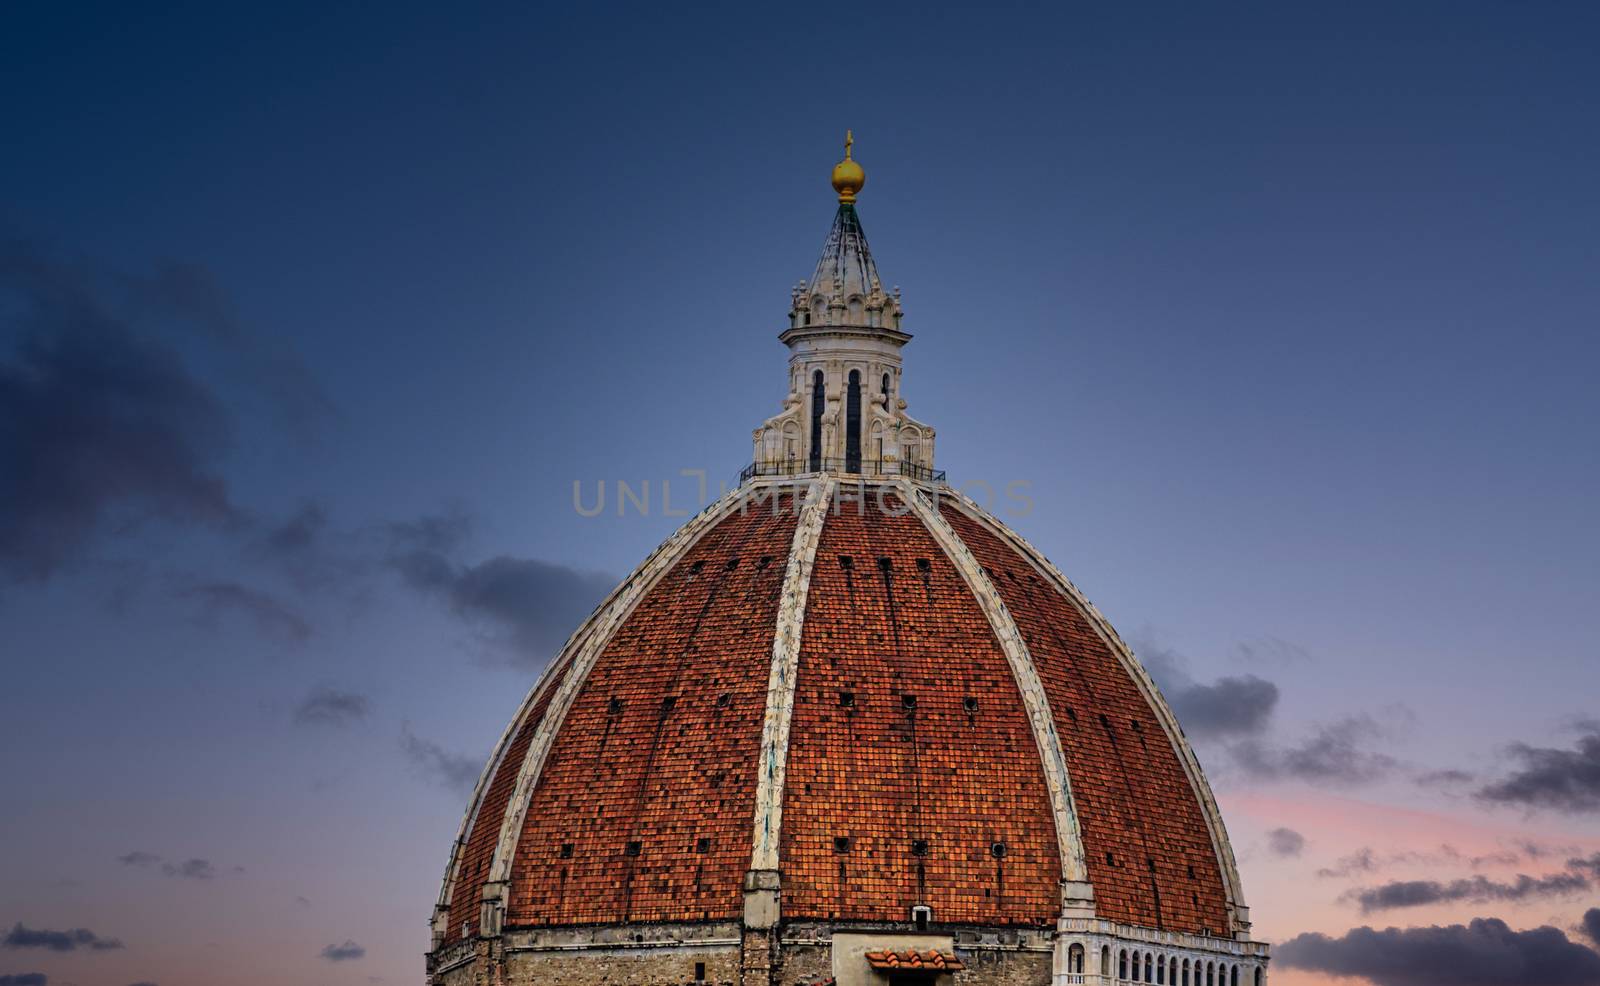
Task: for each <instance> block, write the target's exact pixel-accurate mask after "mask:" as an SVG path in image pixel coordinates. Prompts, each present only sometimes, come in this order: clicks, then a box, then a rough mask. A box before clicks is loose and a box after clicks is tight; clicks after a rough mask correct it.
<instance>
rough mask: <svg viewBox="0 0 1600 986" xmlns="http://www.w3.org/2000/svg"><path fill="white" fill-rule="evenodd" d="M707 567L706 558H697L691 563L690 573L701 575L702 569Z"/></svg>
mask: <svg viewBox="0 0 1600 986" xmlns="http://www.w3.org/2000/svg"><path fill="white" fill-rule="evenodd" d="M705 567H706V563H705V560H704V559H696V560H695V561H692V562H690V563H689V574H690V575H699V574H700V570H701V569H702V568H705Z"/></svg>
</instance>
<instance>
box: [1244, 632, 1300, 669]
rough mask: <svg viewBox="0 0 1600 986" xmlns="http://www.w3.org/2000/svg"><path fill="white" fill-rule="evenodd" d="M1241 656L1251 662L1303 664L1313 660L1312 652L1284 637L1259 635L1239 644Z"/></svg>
mask: <svg viewBox="0 0 1600 986" xmlns="http://www.w3.org/2000/svg"><path fill="white" fill-rule="evenodd" d="M1237 650H1238V652H1239V658H1240V659H1241V660H1243V661H1246V662H1249V663H1251V664H1277V665H1282V664H1303V663H1305V662H1307V661H1309V660H1311V652H1310V651H1308V650H1306V649H1305V648H1304V647H1301V646H1300V645H1299V644H1297V643H1294V642H1293V641H1289V640H1284V639H1283V638H1282V637H1273V636H1266V637H1259V638H1257V639H1255V640H1247V641H1242V642H1240V643H1239V644H1238V645H1237Z"/></svg>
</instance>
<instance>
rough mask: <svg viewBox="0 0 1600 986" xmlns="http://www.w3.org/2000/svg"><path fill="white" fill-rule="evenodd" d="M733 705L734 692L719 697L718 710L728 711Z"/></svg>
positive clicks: (724, 693)
mask: <svg viewBox="0 0 1600 986" xmlns="http://www.w3.org/2000/svg"><path fill="white" fill-rule="evenodd" d="M732 704H733V692H723V693H722V694H721V695H718V696H717V708H719V709H726V708H727V707H728V706H730V705H732Z"/></svg>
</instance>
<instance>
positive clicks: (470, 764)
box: [400, 723, 483, 794]
mask: <svg viewBox="0 0 1600 986" xmlns="http://www.w3.org/2000/svg"><path fill="white" fill-rule="evenodd" d="M400 751H401V752H402V753H404V754H405V757H406V759H407V760H408V761H410V763H411V766H412V768H413V769H414V770H415V771H416V772H417V773H418V774H419V775H421V776H422V777H424V778H426V779H428V780H429V781H432V782H433V783H435V784H438V785H440V786H442V787H445V788H447V789H449V790H451V791H455V792H457V793H458V794H467V793H469V792H471V790H472V788H473V786H474V785H475V784H477V783H478V774H479V772H480V771H481V769H482V767H483V760H482V758H478V757H468V756H462V755H461V754H459V753H451V752H449V751H448V750H446V749H444V748H443V747H441V746H440V745H439V744H437V743H435V742H433V741H432V740H425V739H423V738H422V737H420V736H418V735H417V734H415V733H413V732H412V731H411V726H410V724H409V723H407V724H403V725H402V726H401V730H400Z"/></svg>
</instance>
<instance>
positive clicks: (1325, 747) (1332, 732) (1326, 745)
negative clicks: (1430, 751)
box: [1229, 713, 1404, 785]
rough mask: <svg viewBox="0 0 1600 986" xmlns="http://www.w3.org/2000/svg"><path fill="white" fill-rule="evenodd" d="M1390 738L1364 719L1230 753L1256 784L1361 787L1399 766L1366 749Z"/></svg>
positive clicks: (1248, 744) (1384, 728)
mask: <svg viewBox="0 0 1600 986" xmlns="http://www.w3.org/2000/svg"><path fill="white" fill-rule="evenodd" d="M1398 714H1401V715H1404V714H1403V713H1398ZM1391 735H1392V729H1391V728H1390V726H1388V725H1386V724H1384V723H1380V722H1379V721H1378V720H1376V719H1374V718H1373V717H1372V716H1370V715H1365V714H1363V715H1356V716H1348V717H1346V718H1344V719H1340V720H1338V721H1337V722H1333V723H1328V724H1326V725H1323V726H1321V727H1318V728H1317V730H1316V731H1315V732H1313V733H1312V734H1311V735H1310V736H1308V737H1306V738H1304V739H1302V740H1300V741H1299V742H1297V743H1294V744H1291V745H1289V746H1281V747H1280V746H1274V745H1272V744H1269V743H1267V742H1264V741H1261V740H1254V739H1252V740H1243V741H1240V742H1238V743H1235V744H1233V745H1232V746H1231V747H1229V752H1230V753H1231V754H1232V756H1233V761H1234V763H1235V764H1236V765H1237V766H1239V767H1240V768H1241V769H1243V770H1244V772H1245V773H1246V774H1248V775H1249V776H1251V777H1254V778H1256V779H1259V780H1286V779H1287V780H1302V781H1309V782H1312V783H1318V784H1340V785H1354V784H1364V783H1369V782H1372V781H1376V780H1381V779H1382V778H1384V777H1387V776H1389V775H1390V774H1391V773H1393V772H1394V770H1395V769H1396V768H1397V767H1398V766H1399V761H1398V760H1396V759H1395V758H1394V757H1391V756H1389V755H1388V754H1386V753H1382V752H1380V751H1378V750H1374V749H1371V746H1372V745H1373V744H1374V743H1375V742H1377V741H1380V740H1385V739H1388V738H1389V737H1390V736H1391Z"/></svg>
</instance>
